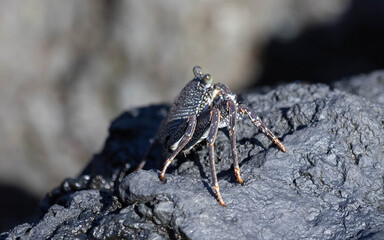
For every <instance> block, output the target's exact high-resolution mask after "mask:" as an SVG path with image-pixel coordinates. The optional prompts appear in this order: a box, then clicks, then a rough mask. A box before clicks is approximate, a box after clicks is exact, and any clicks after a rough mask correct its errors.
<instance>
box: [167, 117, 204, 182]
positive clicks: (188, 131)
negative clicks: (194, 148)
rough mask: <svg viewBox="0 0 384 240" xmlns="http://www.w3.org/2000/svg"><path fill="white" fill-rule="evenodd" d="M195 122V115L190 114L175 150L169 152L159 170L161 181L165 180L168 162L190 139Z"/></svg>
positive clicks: (169, 162)
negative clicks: (161, 168)
mask: <svg viewBox="0 0 384 240" xmlns="http://www.w3.org/2000/svg"><path fill="white" fill-rule="evenodd" d="M196 123H197V120H196V115H192V116H191V117H188V126H187V129H186V130H185V133H184V135H183V137H182V138H181V140H180V142H179V144H178V145H177V148H176V149H175V151H174V152H173V153H172V154H171V156H169V157H168V158H167V161H165V164H164V167H163V170H161V173H160V180H161V181H162V182H164V180H165V172H166V171H167V168H168V166H169V164H171V162H172V160H173V159H174V158H175V157H176V156H177V154H179V152H180V151H181V150H183V148H184V147H185V145H186V144H187V143H188V142H189V140H191V138H192V136H193V133H194V132H195V128H196Z"/></svg>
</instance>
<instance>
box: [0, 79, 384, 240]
mask: <svg viewBox="0 0 384 240" xmlns="http://www.w3.org/2000/svg"><path fill="white" fill-rule="evenodd" d="M383 77H384V73H383V72H376V73H374V74H372V75H367V76H361V77H360V79H366V80H367V81H361V80H357V79H358V78H355V79H352V80H350V81H347V80H343V82H339V83H335V84H334V85H332V87H331V88H330V87H328V86H326V85H321V84H311V85H307V84H289V85H285V86H280V87H277V88H276V89H272V90H271V91H270V92H268V93H266V94H261V93H247V94H243V95H242V99H243V102H244V103H245V104H248V105H250V106H251V107H252V108H254V109H255V110H256V111H258V112H259V113H260V116H261V117H262V119H263V121H264V122H265V124H266V125H267V126H269V127H271V129H272V130H273V131H274V132H275V133H277V134H278V135H280V136H282V137H281V138H282V140H283V142H284V144H285V146H286V147H287V153H283V152H281V151H279V150H278V149H277V148H276V146H274V145H273V144H272V143H271V142H270V141H269V140H268V139H267V137H265V136H264V135H262V134H260V133H258V130H257V129H256V128H255V127H254V126H253V125H252V124H251V122H250V121H249V120H248V119H243V120H241V121H239V124H238V127H239V130H238V151H239V159H240V160H241V172H242V177H243V179H244V180H245V184H244V185H243V186H241V185H239V184H238V183H237V182H236V180H235V178H234V173H233V167H232V158H231V151H230V143H229V138H228V132H227V131H226V130H223V131H220V132H219V134H218V136H217V141H216V144H215V146H216V148H215V149H216V156H217V170H218V178H219V184H220V187H221V192H222V195H223V198H224V200H225V201H226V203H227V204H228V206H227V207H222V206H220V205H219V204H218V203H217V201H216V199H215V196H214V194H213V192H212V189H211V176H210V170H209V162H208V153H207V149H206V147H205V145H204V144H203V145H201V146H198V147H196V148H194V150H192V151H191V152H190V153H189V154H187V155H186V156H184V155H182V154H181V155H180V156H178V157H177V158H176V159H175V160H174V163H173V164H172V166H171V167H170V168H169V170H168V172H167V175H166V177H167V180H168V181H167V183H165V184H164V183H162V182H160V180H159V179H158V171H157V170H154V169H159V168H160V167H161V165H162V163H163V162H164V157H163V155H162V151H161V146H158V145H155V146H154V147H153V148H152V149H151V150H150V154H149V155H148V161H149V162H148V164H147V165H146V168H145V169H147V170H141V171H138V172H134V173H131V172H132V169H134V168H135V167H136V166H137V164H138V162H139V161H140V159H141V156H143V155H144V153H145V151H146V149H147V147H148V145H149V141H148V139H149V138H151V137H152V136H153V135H154V134H155V133H156V128H157V126H158V125H159V123H160V121H161V119H162V118H163V117H164V116H165V114H166V110H167V109H168V108H167V107H166V106H151V107H147V108H140V109H135V110H131V111H129V112H127V113H124V114H123V115H121V116H120V117H119V118H118V119H116V120H115V121H114V122H113V123H112V125H111V128H110V136H109V137H108V139H107V142H106V144H105V148H104V150H103V151H102V152H101V153H100V154H98V155H97V156H95V158H94V159H93V160H92V161H91V162H90V164H89V165H88V167H87V168H86V169H85V170H84V172H83V175H82V176H80V177H79V178H77V179H69V180H67V181H65V182H64V183H63V184H62V186H61V187H59V188H57V189H56V190H55V191H54V192H52V193H50V194H49V195H48V196H47V198H46V200H45V202H44V203H45V205H44V204H43V206H44V209H45V210H44V211H42V213H43V214H44V215H43V216H42V218H41V219H40V220H39V222H37V223H34V224H23V225H19V226H17V227H15V228H14V229H12V230H11V231H10V232H8V233H3V234H2V235H1V237H0V239H6V238H9V239H13V238H18V237H24V238H54V239H61V238H64V237H65V238H76V239H180V238H182V239H298V238H303V239H382V237H383V236H384V230H383V229H384V175H383V173H384V144H383V143H384V140H383V139H384V105H383V104H381V101H380V99H381V97H380V96H381V95H380V94H379V92H377V94H372V95H369V93H367V92H365V91H364V88H366V86H368V85H367V84H368V82H369V84H372V85H369V86H372V87H370V88H367V89H369V91H371V90H375V89H378V88H380V83H382V80H380V79H383ZM372 79H376V80H372ZM359 82H360V84H359ZM375 84H376V88H375V87H374V86H375ZM381 87H382V85H381ZM343 89H344V90H346V91H349V92H350V93H348V92H346V91H343ZM352 93H354V94H352ZM356 94H358V95H361V96H365V97H367V98H368V99H370V100H368V99H367V98H364V97H361V96H357V95H356ZM372 96H376V97H372ZM377 96H378V97H377ZM370 97H371V98H370ZM375 99H376V100H375ZM148 169H152V170H148ZM125 173H129V174H128V176H127V177H125V178H122V176H123V175H124V174H125Z"/></svg>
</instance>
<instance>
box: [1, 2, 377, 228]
mask: <svg viewBox="0 0 384 240" xmlns="http://www.w3.org/2000/svg"><path fill="white" fill-rule="evenodd" d="M383 22H384V2H382V1H380V0H370V1H365V0H323V1H317V0H258V1H241V2H238V1H226V2H222V1H219V0H214V1H209V2H208V1H183V2H181V1H170V0H166V1H155V0H152V1H133V0H132V1H117V0H98V1H91V0H89V1H85V0H84V1H76V0H70V1H69V0H68V1H58V0H56V1H43V0H34V1H12V0H4V1H1V2H0V136H1V140H0V196H1V197H0V208H1V209H0V212H1V215H0V232H2V231H6V230H8V229H9V228H10V227H12V226H14V225H16V224H18V223H22V222H25V221H28V220H29V218H30V217H31V216H32V214H33V211H34V210H33V209H34V207H35V206H36V205H37V204H38V201H39V200H40V199H41V198H42V197H43V196H44V194H45V193H46V192H48V191H49V190H51V189H52V188H53V187H54V186H57V185H58V184H59V183H60V182H61V181H63V179H64V178H66V177H74V176H76V175H77V174H79V173H80V172H81V170H82V169H83V168H84V166H85V165H86V163H87V162H88V161H89V160H90V159H91V157H92V155H93V154H95V153H97V152H98V151H99V150H100V149H101V147H102V145H103V143H104V141H105V137H106V136H107V130H108V126H109V123H110V122H111V120H112V119H114V118H115V117H116V116H117V115H119V113H121V112H122V111H123V110H125V109H128V108H131V107H134V106H143V105H148V104H152V103H159V102H170V101H172V99H173V98H174V97H175V96H176V95H177V93H178V92H179V91H180V89H181V88H182V87H183V86H184V85H185V83H186V82H187V81H188V80H190V79H191V77H192V66H194V65H196V64H199V65H201V66H202V67H203V70H205V71H207V72H210V73H212V74H213V76H214V78H215V80H216V81H220V82H223V83H226V84H228V85H229V87H230V88H231V89H233V90H234V91H237V92H240V91H247V90H249V89H251V88H254V87H257V86H260V85H271V84H277V83H279V82H288V81H297V80H302V81H321V82H331V81H333V80H336V79H340V78H342V77H348V76H351V75H355V74H358V73H364V72H368V71H371V70H375V69H380V68H383V67H384V57H383V56H384V54H383V51H382V49H383V48H382V43H383V42H384V25H383V24H382V23H383Z"/></svg>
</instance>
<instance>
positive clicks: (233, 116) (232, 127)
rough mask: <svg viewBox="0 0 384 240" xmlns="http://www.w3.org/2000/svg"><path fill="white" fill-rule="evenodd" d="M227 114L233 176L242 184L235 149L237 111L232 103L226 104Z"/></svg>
mask: <svg viewBox="0 0 384 240" xmlns="http://www.w3.org/2000/svg"><path fill="white" fill-rule="evenodd" d="M227 107H228V112H229V125H228V131H229V135H230V137H231V149H232V158H233V168H234V170H235V176H236V179H237V181H238V182H239V183H241V184H243V183H244V181H243V179H241V175H240V167H239V160H238V154H237V147H236V130H237V129H236V120H237V109H236V104H235V102H234V101H228V102H227Z"/></svg>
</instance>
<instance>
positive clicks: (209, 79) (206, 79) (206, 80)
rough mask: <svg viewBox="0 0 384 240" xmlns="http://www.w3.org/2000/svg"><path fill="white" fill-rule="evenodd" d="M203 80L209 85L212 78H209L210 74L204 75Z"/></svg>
mask: <svg viewBox="0 0 384 240" xmlns="http://www.w3.org/2000/svg"><path fill="white" fill-rule="evenodd" d="M203 80H204V83H205V84H211V83H212V81H213V77H212V76H211V74H209V73H208V74H205V75H204V77H203Z"/></svg>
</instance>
